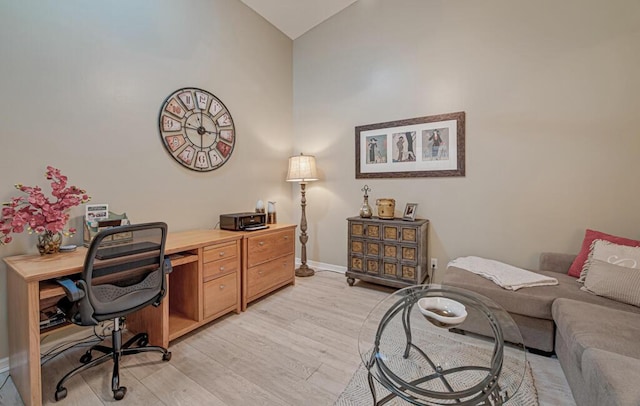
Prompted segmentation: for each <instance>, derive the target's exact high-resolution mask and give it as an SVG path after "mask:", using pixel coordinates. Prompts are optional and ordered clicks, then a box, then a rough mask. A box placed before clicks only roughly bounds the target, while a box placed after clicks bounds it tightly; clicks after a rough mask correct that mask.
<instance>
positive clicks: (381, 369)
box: [358, 285, 527, 406]
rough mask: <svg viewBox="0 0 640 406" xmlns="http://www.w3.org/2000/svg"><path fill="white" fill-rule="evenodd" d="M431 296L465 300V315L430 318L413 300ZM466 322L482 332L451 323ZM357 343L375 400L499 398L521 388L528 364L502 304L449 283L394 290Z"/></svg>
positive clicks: (496, 401) (471, 401) (489, 401)
mask: <svg viewBox="0 0 640 406" xmlns="http://www.w3.org/2000/svg"><path fill="white" fill-rule="evenodd" d="M437 298H440V299H437ZM420 299H424V300H422V301H420ZM429 300H431V301H433V300H438V301H440V302H442V301H447V300H451V301H454V304H455V303H457V304H458V305H460V304H462V305H463V306H464V310H466V313H467V317H466V319H465V320H464V321H463V322H462V323H459V324H456V323H454V324H443V323H442V322H440V321H438V320H436V319H434V317H435V316H434V317H427V316H425V315H424V314H423V313H422V312H421V311H420V308H419V305H418V303H420V305H421V306H422V307H424V302H425V301H429ZM419 301H420V302H419ZM430 310H431V311H436V312H437V313H440V314H441V315H444V314H445V313H446V312H445V313H442V312H440V311H437V310H434V309H430ZM438 319H439V320H453V319H447V318H446V317H444V318H443V317H438ZM468 323H473V327H474V328H473V330H474V331H482V332H483V334H484V335H483V336H476V335H461V334H458V333H456V332H453V330H451V329H454V328H457V329H460V330H464V329H465V325H468ZM485 335H486V337H485ZM358 346H359V351H360V356H361V358H362V362H363V363H364V365H365V366H366V368H367V371H368V376H367V379H368V383H369V388H370V390H371V393H372V395H373V404H374V405H376V406H380V405H384V404H386V403H388V402H390V401H392V400H394V399H395V398H401V399H404V400H405V401H407V402H409V403H410V404H414V405H449V404H455V405H502V404H503V403H504V402H506V401H508V400H510V399H512V398H513V396H514V395H515V394H516V392H517V391H518V389H519V388H520V385H521V383H522V381H523V378H524V375H525V371H526V365H527V363H526V352H525V348H524V345H523V341H522V336H521V334H520V331H519V329H518V326H517V325H516V324H515V322H514V321H513V319H512V318H511V316H509V314H508V313H507V312H506V310H504V309H503V308H502V307H500V306H499V305H498V304H496V303H495V302H493V301H492V300H490V299H489V298H487V297H484V296H482V295H479V294H477V293H474V292H471V291H468V290H464V289H460V288H455V287H451V286H442V285H416V286H410V287H407V288H404V289H401V290H398V291H396V292H395V293H393V294H391V295H390V296H389V297H387V298H386V299H384V300H383V301H382V302H380V303H379V304H378V305H377V306H376V307H375V308H374V309H373V310H372V311H371V313H370V314H369V315H368V316H367V318H366V320H365V321H364V323H363V325H362V329H361V331H360V335H359V339H358Z"/></svg>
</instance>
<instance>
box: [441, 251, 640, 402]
mask: <svg viewBox="0 0 640 406" xmlns="http://www.w3.org/2000/svg"><path fill="white" fill-rule="evenodd" d="M574 258H575V256H574V255H567V254H556V253H543V254H542V255H541V256H540V270H536V271H534V272H537V273H540V274H543V275H547V276H552V277H554V278H556V279H558V282H559V284H558V285H556V286H539V287H529V288H522V289H519V290H517V291H510V290H506V289H503V288H501V287H499V286H498V285H496V284H494V283H493V282H491V281H489V280H487V279H485V278H483V277H481V276H478V275H476V274H474V273H471V272H468V271H465V270H463V269H459V268H455V267H449V268H448V269H447V271H446V273H445V276H444V281H443V284H446V285H451V286H457V287H460V288H464V289H468V290H471V291H474V292H477V293H480V294H482V295H484V296H487V297H489V298H491V299H493V300H494V301H495V302H496V303H498V304H500V305H501V306H502V307H504V308H505V309H506V310H507V311H508V312H509V313H510V315H511V316H512V318H513V319H514V321H515V322H516V323H517V324H518V327H519V328H520V332H521V334H522V337H523V339H524V344H525V346H527V347H528V348H530V349H533V350H537V351H539V352H544V353H549V354H551V353H552V352H555V353H556V354H557V356H558V359H559V360H560V365H561V366H562V369H563V371H564V373H565V375H566V377H567V381H568V382H569V386H570V387H571V391H572V392H573V396H574V398H575V400H576V402H577V404H578V405H579V406H582V405H594V406H595V405H598V406H604V405H633V406H638V405H640V381H638V377H639V376H640V308H639V307H636V306H632V305H628V304H625V303H621V302H617V301H614V300H611V299H607V298H604V297H600V296H596V295H593V294H591V293H588V292H584V291H582V290H580V287H581V285H580V284H579V283H578V282H577V280H576V278H574V277H571V276H568V275H567V271H568V269H569V266H570V265H571V263H572V262H573V260H574ZM478 325H480V323H478ZM464 328H465V330H468V331H470V332H473V333H480V334H483V333H484V332H483V331H481V330H480V329H476V324H474V321H473V320H468V322H466V323H465V325H464ZM507 339H508V337H507Z"/></svg>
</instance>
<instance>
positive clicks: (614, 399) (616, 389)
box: [581, 348, 640, 406]
mask: <svg viewBox="0 0 640 406" xmlns="http://www.w3.org/2000/svg"><path fill="white" fill-rule="evenodd" d="M581 366H582V375H583V378H584V381H585V384H586V385H585V386H586V387H585V390H586V391H587V392H588V393H589V396H588V397H589V399H590V400H592V401H593V404H594V405H599V406H608V405H612V406H613V405H616V406H622V405H628V406H632V405H633V406H637V405H640V385H638V376H640V360H638V359H636V358H632V357H627V356H624V355H620V354H616V353H612V352H609V351H604V350H600V349H597V348H587V349H586V350H585V351H584V353H583V354H582V365H581Z"/></svg>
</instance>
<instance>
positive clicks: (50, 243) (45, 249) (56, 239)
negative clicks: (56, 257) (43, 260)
mask: <svg viewBox="0 0 640 406" xmlns="http://www.w3.org/2000/svg"><path fill="white" fill-rule="evenodd" d="M61 243H62V233H54V232H51V231H45V232H44V233H42V234H38V244H36V246H37V247H38V252H39V253H40V255H45V254H55V253H56V252H59V251H60V245H61Z"/></svg>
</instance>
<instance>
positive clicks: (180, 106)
mask: <svg viewBox="0 0 640 406" xmlns="http://www.w3.org/2000/svg"><path fill="white" fill-rule="evenodd" d="M159 125H160V137H161V138H162V142H163V144H164V146H165V148H166V149H167V151H168V152H169V154H171V156H172V157H173V159H175V160H176V161H178V163H180V164H181V165H182V166H185V167H187V168H189V169H191V170H192V171H197V172H207V171H212V170H214V169H218V168H219V167H221V166H222V165H224V163H225V162H227V160H229V158H230V157H231V153H232V152H233V146H234V144H235V141H236V132H235V127H234V125H233V119H232V118H231V113H229V110H227V108H226V107H225V105H224V104H222V102H221V101H220V99H218V98H216V97H215V96H214V95H213V94H211V93H209V92H207V91H206V90H202V89H197V88H194V87H186V88H183V89H179V90H176V91H175V92H173V93H172V94H171V95H170V96H169V97H167V99H166V100H165V101H164V104H163V105H162V108H161V109H160V122H159Z"/></svg>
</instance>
